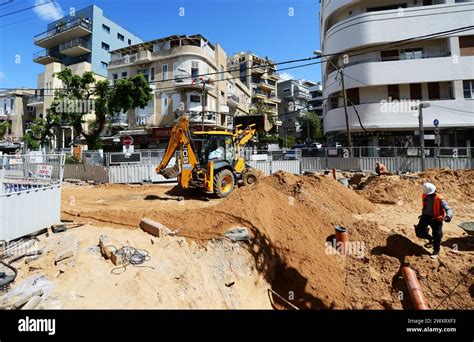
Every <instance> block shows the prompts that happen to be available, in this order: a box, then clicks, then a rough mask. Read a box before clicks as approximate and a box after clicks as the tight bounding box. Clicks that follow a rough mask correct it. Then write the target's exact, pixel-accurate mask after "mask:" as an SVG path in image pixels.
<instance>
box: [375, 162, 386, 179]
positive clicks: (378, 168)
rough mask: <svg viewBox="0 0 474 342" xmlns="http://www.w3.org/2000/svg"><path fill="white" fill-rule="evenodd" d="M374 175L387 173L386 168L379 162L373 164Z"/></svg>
mask: <svg viewBox="0 0 474 342" xmlns="http://www.w3.org/2000/svg"><path fill="white" fill-rule="evenodd" d="M375 173H377V175H379V176H380V175H385V174H386V173H387V168H386V167H385V165H384V164H382V163H381V162H380V161H379V160H377V162H376V163H375Z"/></svg>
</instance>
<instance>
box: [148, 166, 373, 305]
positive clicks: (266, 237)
mask: <svg viewBox="0 0 474 342" xmlns="http://www.w3.org/2000/svg"><path fill="white" fill-rule="evenodd" d="M371 210H373V206H372V204H371V203H370V202H368V201H367V200H365V199H364V198H362V197H360V196H359V195H357V194H356V193H354V192H353V191H351V190H349V189H348V188H345V187H343V186H341V185H340V184H339V183H337V182H335V181H334V180H333V179H331V178H329V177H324V176H295V175H291V174H287V173H282V172H280V173H276V174H274V175H272V176H269V177H266V178H264V179H262V180H261V182H259V184H258V185H256V186H255V187H250V188H246V187H243V188H240V189H238V190H237V191H235V192H234V194H233V195H232V196H231V197H229V198H227V199H225V200H223V201H222V202H220V203H219V204H218V205H216V206H213V207H210V208H205V209H201V210H193V211H168V212H160V211H155V212H149V213H147V215H148V216H150V217H151V218H154V219H156V220H158V221H160V222H162V223H163V224H165V225H167V226H168V227H170V228H172V229H179V230H180V233H179V234H180V235H182V236H186V237H192V238H197V239H210V238H213V237H216V236H220V235H221V234H222V233H224V232H225V231H226V230H227V229H229V228H231V227H233V226H244V227H247V228H248V229H249V230H250V232H251V235H252V243H251V247H250V249H251V252H252V253H253V255H254V256H255V259H256V263H257V267H258V268H259V269H260V271H262V272H263V273H264V274H266V275H267V277H269V278H270V279H269V281H270V282H271V283H272V285H273V288H274V289H275V290H276V291H278V292H279V293H281V294H282V295H283V296H285V297H289V298H291V297H292V296H293V297H294V298H295V300H294V304H296V305H297V306H298V307H301V308H343V307H347V305H348V304H347V302H346V298H345V294H344V261H343V258H342V257H340V256H335V255H328V254H327V253H326V249H325V242H326V239H328V238H330V236H331V234H333V233H334V225H335V224H341V225H344V226H347V227H350V226H351V225H352V223H353V221H354V220H353V215H352V214H355V213H364V212H368V211H371Z"/></svg>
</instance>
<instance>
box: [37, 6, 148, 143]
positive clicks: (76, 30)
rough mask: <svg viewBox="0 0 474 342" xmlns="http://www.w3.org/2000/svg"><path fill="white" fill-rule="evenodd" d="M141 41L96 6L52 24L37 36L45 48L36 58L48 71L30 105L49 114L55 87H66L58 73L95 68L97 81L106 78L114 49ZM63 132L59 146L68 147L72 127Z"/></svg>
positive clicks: (42, 113)
mask: <svg viewBox="0 0 474 342" xmlns="http://www.w3.org/2000/svg"><path fill="white" fill-rule="evenodd" d="M139 42H142V40H141V39H140V38H138V37H136V36H135V35H134V34H132V33H131V32H129V31H128V30H126V29H125V28H123V27H121V26H120V25H118V24H116V23H115V22H113V21H112V20H110V19H109V18H107V17H105V16H104V13H103V11H102V9H101V8H99V7H97V6H95V5H91V6H88V7H86V8H84V9H81V10H77V11H76V12H75V13H74V15H68V16H65V17H63V18H61V19H59V20H57V21H54V22H52V23H50V24H48V25H47V29H46V31H45V32H42V33H40V34H37V35H36V36H35V37H34V44H35V45H37V46H39V47H41V48H43V49H42V50H41V51H38V52H37V53H35V54H34V56H33V60H34V62H36V63H38V64H42V65H44V66H45V71H44V72H43V73H41V74H39V75H38V78H37V84H38V85H37V87H38V90H37V91H36V93H35V95H34V96H32V97H31V98H30V99H29V101H28V106H31V107H34V108H35V111H36V113H37V115H38V116H43V115H47V113H48V110H49V108H50V106H51V102H52V100H53V98H54V89H57V88H60V87H61V86H62V85H61V81H59V80H58V79H57V78H55V77H54V76H53V75H54V73H56V72H59V71H61V70H63V69H64V68H66V67H67V68H70V69H71V70H72V71H73V73H75V74H78V75H82V74H83V73H84V72H85V71H92V72H94V74H95V75H96V79H97V80H103V79H106V78H107V72H108V67H109V61H110V51H112V50H114V49H118V48H121V47H124V46H129V45H133V44H137V43H139ZM86 119H87V118H86ZM62 131H63V132H62V133H64V134H61V137H60V138H59V139H60V141H59V143H57V144H56V147H68V144H69V142H70V141H71V140H72V135H71V134H72V132H71V131H72V130H71V128H70V127H67V126H64V127H63V130H62Z"/></svg>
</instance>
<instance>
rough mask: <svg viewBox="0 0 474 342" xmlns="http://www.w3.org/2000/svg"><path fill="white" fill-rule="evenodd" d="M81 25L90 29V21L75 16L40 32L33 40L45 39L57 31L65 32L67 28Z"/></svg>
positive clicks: (57, 32)
mask: <svg viewBox="0 0 474 342" xmlns="http://www.w3.org/2000/svg"><path fill="white" fill-rule="evenodd" d="M77 26H81V27H83V28H85V29H87V30H89V31H91V30H92V22H91V21H90V20H89V19H84V18H77V19H74V20H71V21H68V22H66V23H64V24H62V25H58V26H56V27H54V28H52V29H49V30H48V31H46V32H43V33H40V34H38V35H36V36H35V37H34V40H35V42H38V41H40V40H43V39H46V38H50V37H53V36H55V35H57V34H59V33H62V32H65V31H67V30H70V29H72V28H74V27H77Z"/></svg>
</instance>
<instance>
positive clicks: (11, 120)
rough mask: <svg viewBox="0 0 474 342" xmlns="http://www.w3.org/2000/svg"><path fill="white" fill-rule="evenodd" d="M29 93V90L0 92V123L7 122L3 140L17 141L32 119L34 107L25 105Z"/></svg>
mask: <svg viewBox="0 0 474 342" xmlns="http://www.w3.org/2000/svg"><path fill="white" fill-rule="evenodd" d="M31 95H32V91H30V90H15V91H4V92H0V123H8V129H6V131H5V132H4V133H5V134H4V136H3V139H4V140H6V141H9V142H11V143H19V141H20V139H21V138H22V137H23V133H24V131H25V129H26V128H27V126H28V124H29V123H30V122H32V121H33V120H34V118H35V112H34V108H31V107H27V102H28V99H29V97H30V96H31ZM0 140H2V139H1V138H0Z"/></svg>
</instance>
